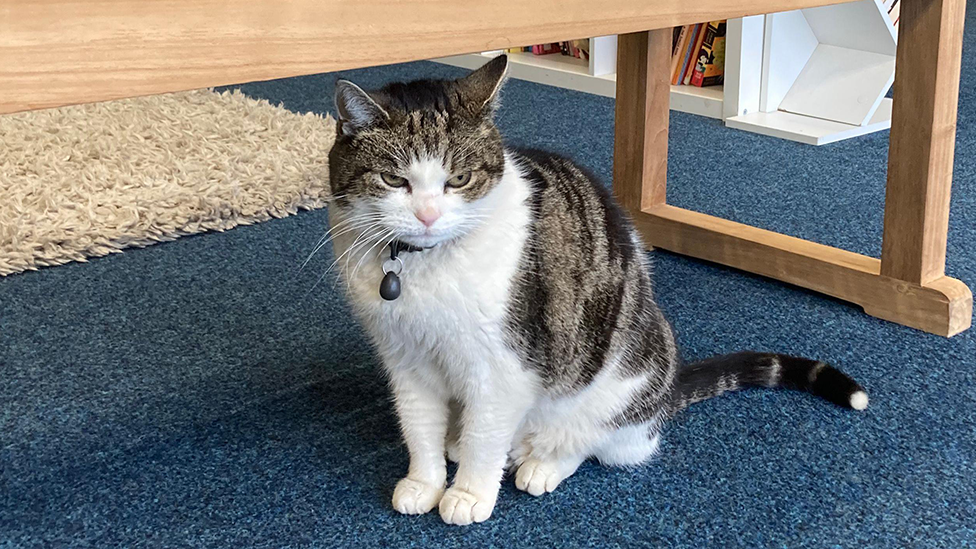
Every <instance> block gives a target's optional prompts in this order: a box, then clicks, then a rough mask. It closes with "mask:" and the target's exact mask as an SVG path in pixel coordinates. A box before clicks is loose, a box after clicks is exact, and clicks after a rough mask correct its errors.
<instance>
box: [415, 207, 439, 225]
mask: <svg viewBox="0 0 976 549" xmlns="http://www.w3.org/2000/svg"><path fill="white" fill-rule="evenodd" d="M414 215H415V216H417V219H419V220H420V222H421V223H423V224H424V227H430V226H431V225H433V224H434V223H436V222H437V220H438V219H440V218H441V212H439V211H437V210H436V209H435V208H424V209H422V210H418V211H416V212H414Z"/></svg>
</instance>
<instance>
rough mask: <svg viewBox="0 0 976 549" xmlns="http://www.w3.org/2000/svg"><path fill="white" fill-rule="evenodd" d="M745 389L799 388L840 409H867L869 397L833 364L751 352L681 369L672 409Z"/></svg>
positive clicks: (675, 410)
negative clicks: (840, 407) (841, 407)
mask: <svg viewBox="0 0 976 549" xmlns="http://www.w3.org/2000/svg"><path fill="white" fill-rule="evenodd" d="M745 387H783V388H787V389H798V390H800V391H806V392H808V393H812V394H814V395H817V396H819V397H821V398H824V399H826V400H829V401H831V402H833V403H834V404H837V405H838V406H843V407H845V408H853V409H855V410H863V409H865V408H867V406H868V394H867V392H866V391H865V390H864V388H862V387H861V386H860V385H858V384H857V382H856V381H854V380H853V379H851V378H850V377H848V376H847V375H846V374H844V373H843V372H841V371H840V370H838V369H837V368H834V367H833V366H831V365H829V364H825V363H823V362H817V361H815V360H810V359H808V358H799V357H795V356H789V355H778V354H773V353H756V352H751V351H746V352H741V353H735V354H731V355H723V356H718V357H714V358H709V359H706V360H703V361H701V362H695V363H693V364H687V365H685V366H682V367H681V368H680V369H679V370H678V378H677V380H676V381H675V386H674V390H673V392H672V395H673V398H672V401H671V409H672V411H674V412H677V411H678V410H681V409H684V408H686V407H688V406H690V405H692V404H694V403H696V402H700V401H702V400H706V399H709V398H712V397H715V396H718V395H720V394H722V393H724V392H727V391H734V390H736V389H742V388H745Z"/></svg>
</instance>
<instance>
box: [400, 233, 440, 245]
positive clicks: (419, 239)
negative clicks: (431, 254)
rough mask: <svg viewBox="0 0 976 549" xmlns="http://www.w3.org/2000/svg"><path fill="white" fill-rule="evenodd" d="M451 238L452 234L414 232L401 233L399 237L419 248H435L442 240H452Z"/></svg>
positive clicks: (402, 240)
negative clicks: (410, 233) (408, 233)
mask: <svg viewBox="0 0 976 549" xmlns="http://www.w3.org/2000/svg"><path fill="white" fill-rule="evenodd" d="M450 238H451V236H450V235H448V234H436V235H435V234H413V235H401V236H399V237H397V240H399V241H400V242H403V243H406V244H410V245H411V246H416V247H418V248H433V247H434V246H436V245H438V244H440V243H441V242H444V241H446V240H450Z"/></svg>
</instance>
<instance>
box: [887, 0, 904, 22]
mask: <svg viewBox="0 0 976 549" xmlns="http://www.w3.org/2000/svg"><path fill="white" fill-rule="evenodd" d="M888 17H890V18H891V22H892V24H894V25H895V26H896V27H897V26H898V20H899V19H900V18H901V2H899V1H898V0H895V1H894V3H892V4H891V8H889V9H888Z"/></svg>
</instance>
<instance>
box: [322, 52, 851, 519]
mask: <svg viewBox="0 0 976 549" xmlns="http://www.w3.org/2000/svg"><path fill="white" fill-rule="evenodd" d="M507 67H508V60H507V58H506V56H504V55H503V56H499V57H496V58H494V59H493V60H492V61H490V62H488V63H487V64H485V65H484V66H483V67H481V68H480V69H478V70H476V71H474V72H472V73H471V74H469V75H468V76H466V77H464V78H460V79H458V80H453V81H447V80H440V81H435V80H419V81H415V82H409V83H394V84H389V85H387V86H386V87H384V88H382V89H380V90H378V91H375V92H371V93H367V92H365V91H363V90H362V89H361V88H359V87H358V86H356V85H355V84H353V83H351V82H348V81H345V80H341V81H339V82H338V83H337V84H336V91H335V101H336V108H337V110H338V121H337V137H336V142H335V146H334V147H333V149H332V151H331V153H330V156H329V166H330V181H329V183H330V188H331V192H332V203H331V204H330V210H329V218H330V225H331V229H330V231H331V237H332V240H333V246H334V248H335V253H336V257H337V258H338V259H336V263H337V264H339V265H340V273H341V275H340V276H341V277H342V280H343V282H344V284H343V285H344V286H345V288H346V291H347V294H348V297H349V300H350V302H351V305H352V308H353V310H354V312H355V314H356V316H357V317H358V318H359V320H360V321H361V322H362V324H363V326H364V327H365V329H366V331H367V333H368V335H369V337H370V339H371V340H372V343H373V344H374V345H375V348H376V350H377V353H378V355H379V357H380V358H381V360H382V363H383V368H384V370H385V372H386V374H387V375H388V378H389V383H390V386H391V389H392V392H393V395H394V404H395V409H396V413H397V415H398V417H399V423H400V427H401V431H402V435H403V439H404V441H405V443H406V447H407V450H408V453H409V457H410V462H409V467H408V470H407V473H406V475H405V476H404V478H403V479H402V480H400V481H399V482H398V483H397V485H396V487H395V489H394V491H393V507H394V508H395V509H396V510H397V511H399V512H400V513H404V514H421V513H427V512H428V511H430V510H432V509H433V508H434V507H438V509H439V511H440V515H441V518H442V519H443V520H444V521H445V522H447V523H450V524H458V525H466V524H471V523H473V522H482V521H484V520H486V519H488V518H489V517H490V516H491V514H492V510H493V509H494V507H495V502H496V499H497V496H498V492H499V487H500V484H501V481H502V479H503V476H504V474H505V472H506V470H507V469H512V470H514V471H515V485H516V486H517V487H518V488H519V489H520V490H523V491H526V492H528V493H530V494H532V495H535V496H539V495H542V494H545V493H547V492H552V491H553V490H554V489H556V487H557V486H558V485H559V484H560V483H561V482H562V481H563V480H565V479H566V478H567V477H569V476H570V475H572V474H573V473H574V472H575V471H576V469H577V467H579V465H580V464H581V463H582V462H583V461H584V460H587V459H590V458H595V459H597V460H599V461H600V462H602V463H604V464H607V465H620V466H634V465H638V464H641V463H644V462H646V461H647V460H648V459H649V458H650V457H651V456H653V455H654V454H655V452H656V451H657V449H658V443H659V440H660V433H661V429H662V427H663V426H664V423H665V422H666V420H667V419H668V418H669V417H671V416H672V415H673V414H674V413H675V412H677V411H679V410H681V409H682V408H684V407H686V406H688V405H689V404H691V403H693V402H697V401H700V400H703V399H707V398H710V397H713V396H716V395H719V394H721V393H723V392H726V391H731V390H734V389H738V388H740V387H746V386H759V387H789V388H794V389H800V390H805V391H809V392H811V393H813V394H816V395H819V396H821V397H824V398H826V399H828V400H831V401H833V402H835V403H837V404H839V405H841V406H845V407H850V408H854V409H864V408H865V407H866V406H867V394H866V392H865V391H864V389H862V388H861V387H860V386H859V385H858V384H857V383H856V382H854V381H853V380H852V379H850V378H849V377H847V376H846V375H844V374H843V373H841V372H840V371H838V370H837V369H835V368H834V367H832V366H830V365H827V364H824V363H822V362H818V361H814V360H808V359H804V358H797V357H792V356H787V355H780V354H769V353H757V352H743V353H737V354H733V355H728V356H722V357H717V358H712V359H709V360H705V361H703V362H699V363H695V364H682V363H681V361H680V360H679V357H678V351H677V349H676V347H675V339H674V335H673V333H672V330H671V327H670V325H669V323H668V321H667V320H666V319H665V318H664V315H663V314H662V313H661V310H660V309H659V308H658V306H657V305H656V303H655V301H654V295H653V291H652V287H651V278H650V265H649V263H648V258H647V254H646V252H645V247H644V246H643V244H642V243H641V240H640V237H639V236H638V234H637V232H636V231H635V229H634V227H633V225H632V224H631V222H630V221H629V219H628V217H627V215H625V213H624V212H623V211H622V210H621V208H620V207H619V206H618V205H617V204H616V203H615V202H614V200H613V199H612V197H611V195H610V193H609V192H608V191H607V190H606V189H605V187H604V186H602V185H601V184H600V183H599V182H597V180H596V179H595V178H594V177H593V176H591V175H590V174H588V173H587V172H586V171H585V170H583V169H581V168H580V167H578V166H576V165H575V164H573V163H572V162H571V161H569V160H567V159H564V158H561V157H559V156H556V155H553V154H548V153H545V152H541V151H535V150H516V149H513V148H509V147H506V146H505V145H504V144H503V141H502V137H501V135H500V133H499V130H498V128H497V126H496V125H495V123H494V114H495V112H496V109H497V107H498V104H499V91H500V89H501V88H502V84H503V83H504V81H505V76H506V73H507ZM390 273H392V274H390ZM381 289H382V292H381ZM394 290H395V291H394ZM381 294H382V295H381ZM448 458H449V459H452V460H454V461H456V462H457V471H456V474H455V475H454V479H453V483H451V484H450V486H449V487H448V484H447V462H446V459H448Z"/></svg>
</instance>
